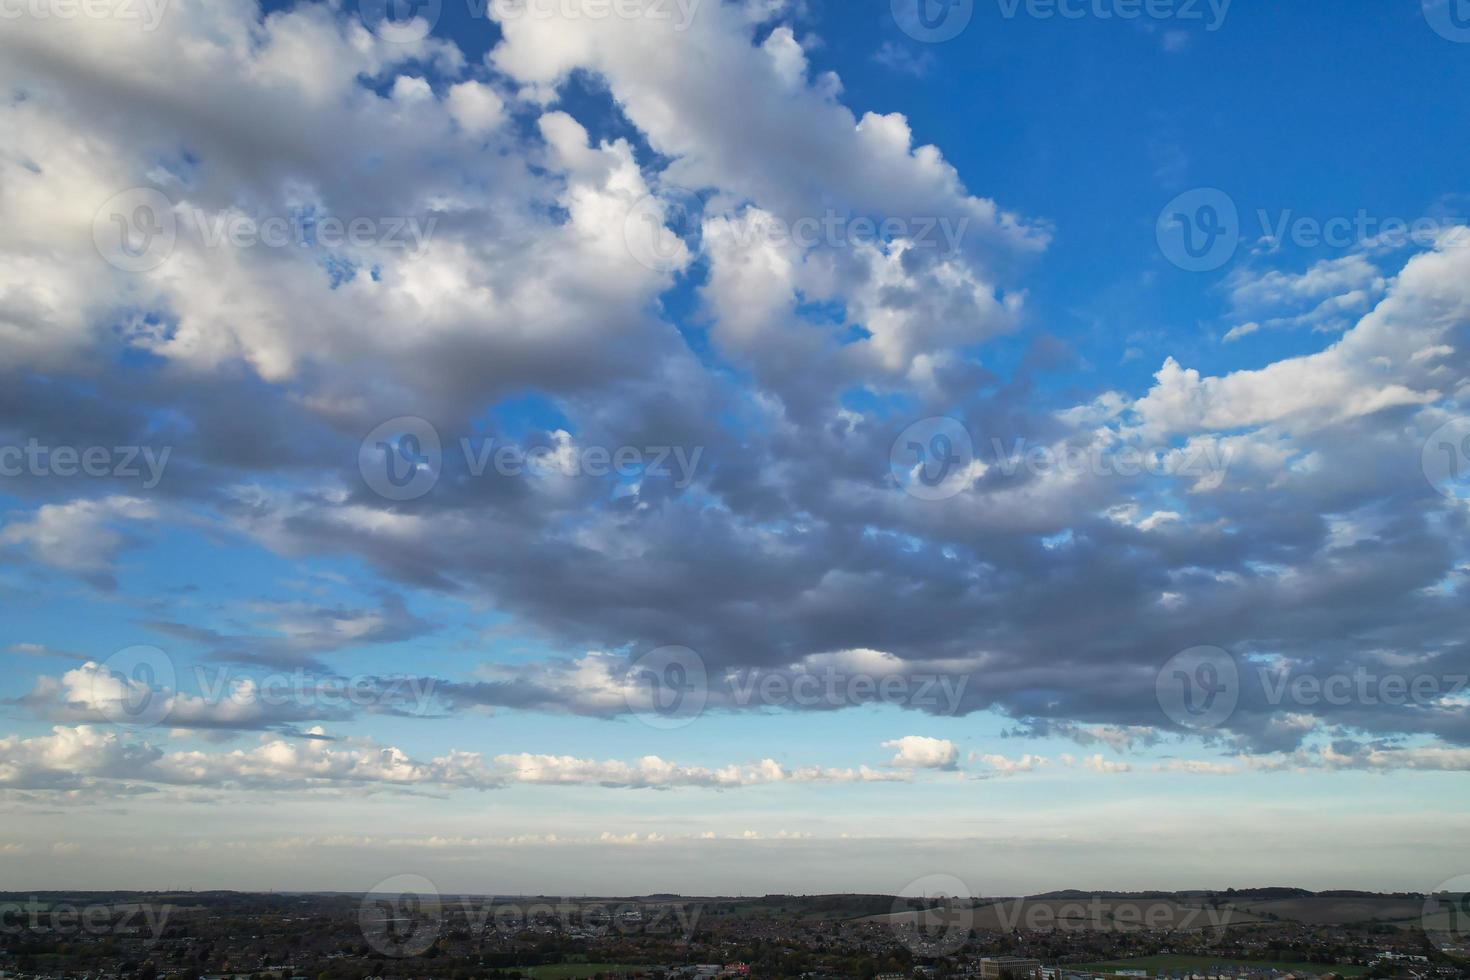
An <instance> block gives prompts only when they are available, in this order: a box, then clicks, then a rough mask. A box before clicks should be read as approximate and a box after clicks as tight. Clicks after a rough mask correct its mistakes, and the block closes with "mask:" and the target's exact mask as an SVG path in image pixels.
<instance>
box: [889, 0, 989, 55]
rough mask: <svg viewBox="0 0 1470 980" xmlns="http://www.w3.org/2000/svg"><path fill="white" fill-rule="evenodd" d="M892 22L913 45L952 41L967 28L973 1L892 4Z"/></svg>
mask: <svg viewBox="0 0 1470 980" xmlns="http://www.w3.org/2000/svg"><path fill="white" fill-rule="evenodd" d="M891 6H892V10H893V21H894V23H896V24H897V25H898V28H899V30H901V31H903V32H904V33H905V34H907V35H908V36H909V37H911V38H913V39H914V40H915V41H923V42H924V43H926V44H939V43H941V42H943V41H952V40H954V39H955V38H957V37H959V36H960V34H961V33H963V32H964V30H965V28H966V27H969V26H970V19H971V18H973V17H974V16H975V0H891Z"/></svg>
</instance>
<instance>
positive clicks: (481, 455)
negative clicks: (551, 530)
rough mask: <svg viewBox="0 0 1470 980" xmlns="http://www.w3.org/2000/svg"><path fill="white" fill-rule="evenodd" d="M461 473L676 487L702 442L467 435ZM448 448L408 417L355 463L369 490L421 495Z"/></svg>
mask: <svg viewBox="0 0 1470 980" xmlns="http://www.w3.org/2000/svg"><path fill="white" fill-rule="evenodd" d="M456 448H457V449H458V451H459V457H458V458H456V459H454V460H451V462H454V463H455V465H456V467H462V469H460V468H456V470H455V472H456V473H463V475H465V476H467V477H470V478H472V479H481V478H484V477H486V476H487V474H489V473H491V472H493V473H495V474H496V475H498V476H502V477H507V478H520V477H527V476H529V477H532V478H538V479H547V478H552V477H566V478H569V479H570V478H576V477H591V478H594V479H596V478H602V477H616V478H617V479H618V480H621V481H633V480H640V479H645V478H647V479H667V480H669V481H670V482H671V483H672V484H673V486H674V488H675V489H678V490H685V489H688V488H689V486H691V485H692V484H693V483H694V478H695V475H696V473H697V472H698V470H699V464H700V460H701V459H703V457H704V447H703V446H694V447H692V448H690V447H686V446H671V445H666V446H617V447H611V446H602V445H595V444H583V443H578V442H576V441H574V440H573V439H572V437H571V435H570V434H568V433H566V432H561V431H558V432H556V433H554V434H553V436H552V439H551V444H550V445H537V446H530V447H525V446H519V445H515V444H513V443H498V442H497V441H496V440H495V439H494V438H479V437H473V438H472V437H469V436H464V437H461V438H460V439H459V440H458V441H457V444H456ZM445 462H446V457H445V449H444V446H443V443H442V441H441V439H440V437H439V431H438V430H437V429H436V428H434V426H433V424H432V423H430V422H429V421H427V420H425V419H422V418H419V417H418V416H414V415H403V416H399V417H398V418H395V419H389V420H388V421H387V422H384V423H382V424H381V425H379V426H377V427H376V428H374V429H373V430H372V431H371V432H369V433H368V434H367V436H366V437H365V438H364V439H363V440H362V442H361V443H360V444H359V445H358V451H357V465H358V471H359V472H360V473H361V475H362V479H363V482H364V483H366V484H367V486H368V489H370V490H372V491H373V492H374V493H376V494H378V495H379V496H381V497H384V498H386V499H388V500H397V501H404V500H416V499H418V498H419V497H422V496H424V495H425V494H427V493H428V492H429V491H430V490H432V489H434V487H435V486H436V485H437V484H438V482H439V479H440V477H441V476H442V475H443V472H444V464H445Z"/></svg>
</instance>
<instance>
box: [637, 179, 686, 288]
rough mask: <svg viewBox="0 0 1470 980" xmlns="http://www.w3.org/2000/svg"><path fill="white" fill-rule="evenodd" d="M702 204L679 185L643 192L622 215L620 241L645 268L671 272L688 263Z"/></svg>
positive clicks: (666, 272) (665, 272)
mask: <svg viewBox="0 0 1470 980" xmlns="http://www.w3.org/2000/svg"><path fill="white" fill-rule="evenodd" d="M703 208H704V205H703V204H702V203H701V202H700V199H699V196H698V195H697V194H693V193H691V192H689V191H686V190H683V189H681V188H668V189H665V190H664V191H663V192H662V193H659V194H645V195H644V196H643V197H641V198H639V199H638V200H637V201H636V202H635V203H634V204H633V206H632V207H631V208H630V209H628V214H627V216H626V217H624V219H623V243H624V244H625V245H626V246H627V248H628V254H629V255H631V256H633V260H634V261H635V262H637V263H638V264H639V265H641V266H643V267H644V268H646V269H652V270H653V271H654V272H659V273H664V274H668V273H674V272H678V271H679V270H680V269H683V268H684V267H685V266H687V265H688V264H689V261H690V258H691V257H692V255H693V252H692V251H691V249H690V247H689V243H690V242H692V241H697V236H698V235H699V232H700V226H701V218H700V216H701V214H702V212H703Z"/></svg>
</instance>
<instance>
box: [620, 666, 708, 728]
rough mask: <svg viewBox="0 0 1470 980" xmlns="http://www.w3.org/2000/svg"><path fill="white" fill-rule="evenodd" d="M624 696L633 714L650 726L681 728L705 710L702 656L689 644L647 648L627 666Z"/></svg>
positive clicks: (704, 672) (705, 672) (706, 682)
mask: <svg viewBox="0 0 1470 980" xmlns="http://www.w3.org/2000/svg"><path fill="white" fill-rule="evenodd" d="M623 698H624V700H625V701H626V702H627V705H628V710H629V711H630V712H632V714H633V716H634V717H636V718H637V719H638V720H639V721H641V722H643V723H644V724H645V725H648V726H649V727H650V728H658V729H663V730H665V731H667V730H670V729H675V728H683V727H684V726H685V725H688V724H689V723H690V722H692V721H694V720H695V719H696V718H698V717H699V716H700V715H701V714H703V713H704V707H705V704H707V703H708V701H709V672H708V671H707V669H706V668H705V665H704V658H703V657H701V656H700V655H699V654H697V653H695V652H694V651H693V650H691V649H689V648H688V647H681V646H667V647H659V648H658V649H657V650H650V651H649V652H648V653H645V654H644V655H643V656H641V657H639V658H638V659H637V660H635V661H633V664H632V666H631V667H630V668H629V669H628V676H627V682H626V684H625V686H624V688H623Z"/></svg>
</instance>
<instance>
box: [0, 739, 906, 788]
mask: <svg viewBox="0 0 1470 980" xmlns="http://www.w3.org/2000/svg"><path fill="white" fill-rule="evenodd" d="M903 778H905V777H904V776H903V775H901V774H895V773H884V772H881V771H878V770H874V769H870V768H868V767H866V766H861V767H858V768H854V769H844V768H826V767H820V766H802V767H796V768H788V767H785V766H782V765H781V764H780V763H778V762H776V761H775V760H773V759H762V760H760V761H759V762H754V763H749V764H735V765H728V766H721V767H717V768H706V767H702V766H685V765H677V764H675V763H671V762H668V761H665V760H664V759H661V758H659V757H658V756H654V755H649V756H644V757H643V758H641V759H638V760H637V761H636V762H632V763H627V762H621V761H617V760H594V759H580V758H576V757H572V756H554V755H538V754H534V753H505V754H500V755H496V756H494V757H492V758H488V759H487V758H486V757H485V756H483V755H482V754H481V753H478V752H465V751H458V750H453V751H449V752H447V753H445V754H443V755H440V756H437V757H434V758H432V759H425V760H420V759H414V758H412V757H410V756H409V755H408V754H406V753H405V752H403V751H402V750H401V749H398V748H396V747H394V746H387V745H381V744H377V743H374V742H371V741H366V740H355V741H348V742H333V741H327V740H320V739H306V740H299V741H287V740H285V739H280V738H277V737H274V736H263V737H262V741H261V742H260V744H259V745H257V746H256V747H254V748H252V749H248V750H246V749H238V750H235V751H232V752H224V753H209V752H201V751H193V750H182V751H174V752H168V751H165V750H164V749H162V748H159V747H156V746H154V745H152V744H150V743H148V742H146V741H133V740H130V739H128V738H125V737H123V736H121V735H118V734H116V733H114V732H108V731H104V730H102V729H101V728H98V727H96V726H91V725H78V726H75V727H67V726H57V727H55V728H53V729H52V733H51V734H50V735H44V736H37V737H34V738H22V737H20V736H18V735H12V736H9V737H6V738H3V739H0V790H13V791H20V790H32V791H36V790H42V791H46V790H65V791H72V790H77V789H98V788H102V789H103V790H104V791H105V792H110V791H111V786H112V784H119V790H120V791H126V790H127V788H128V786H129V784H153V785H158V786H166V787H193V788H202V789H215V790H225V789H243V790H287V789H289V790H306V789H352V788H359V789H378V790H395V789H396V790H403V791H411V790H412V791H419V790H422V791H432V790H441V791H442V790H450V789H475V790H493V789H499V788H502V787H505V786H508V785H512V784H517V783H526V784H538V785H544V784H550V785H559V786H602V787H609V788H622V789H675V788H681V787H696V788H704V789H739V788H744V787H751V786H762V785H770V784H781V783H792V784H804V783H831V782H838V783H868V782H892V781H895V780H900V779H903Z"/></svg>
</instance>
